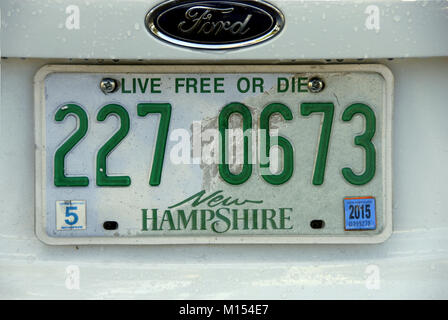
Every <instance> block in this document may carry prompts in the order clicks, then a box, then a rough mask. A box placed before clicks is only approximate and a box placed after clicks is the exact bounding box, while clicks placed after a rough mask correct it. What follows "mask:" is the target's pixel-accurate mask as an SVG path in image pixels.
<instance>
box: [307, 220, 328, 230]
mask: <svg viewBox="0 0 448 320" xmlns="http://www.w3.org/2000/svg"><path fill="white" fill-rule="evenodd" d="M310 226H311V228H313V229H323V228H324V227H325V221H324V220H312V221H311V222H310Z"/></svg>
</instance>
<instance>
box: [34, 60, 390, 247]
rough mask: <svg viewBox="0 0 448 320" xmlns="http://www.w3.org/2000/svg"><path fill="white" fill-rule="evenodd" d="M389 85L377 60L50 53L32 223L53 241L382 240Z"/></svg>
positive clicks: (39, 84) (39, 103)
mask: <svg viewBox="0 0 448 320" xmlns="http://www.w3.org/2000/svg"><path fill="white" fill-rule="evenodd" d="M392 91H393V77H392V74H391V72H390V71H389V69H387V68H386V67H384V66H382V65H326V66H318V65H308V66H305V65H302V66H297V65H295V66H290V65H288V66H286V65H285V66H254V65H240V66H192V65H190V66H186V65H184V66H76V65H70V66H67V65H49V66H45V67H43V68H42V69H41V70H39V71H38V72H37V74H36V76H35V140H36V150H37V151H36V169H35V174H36V177H35V178H36V179H35V183H36V234H37V236H38V238H39V239H41V240H42V241H43V242H45V243H48V244H106V243H111V244H113V243H116V244H165V243H166V244H188V243H190V244H191V243H378V242H382V241H385V240H386V239H387V238H388V237H389V235H390V234H391V232H392V165H391V152H392V146H391V133H392V96H393V92H392Z"/></svg>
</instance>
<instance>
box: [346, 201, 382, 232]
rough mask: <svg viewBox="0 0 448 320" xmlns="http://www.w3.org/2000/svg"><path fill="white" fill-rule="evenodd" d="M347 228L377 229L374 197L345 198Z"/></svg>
mask: <svg viewBox="0 0 448 320" xmlns="http://www.w3.org/2000/svg"><path fill="white" fill-rule="evenodd" d="M344 212H345V230H375V229H376V212H375V198H374V197H350V198H344Z"/></svg>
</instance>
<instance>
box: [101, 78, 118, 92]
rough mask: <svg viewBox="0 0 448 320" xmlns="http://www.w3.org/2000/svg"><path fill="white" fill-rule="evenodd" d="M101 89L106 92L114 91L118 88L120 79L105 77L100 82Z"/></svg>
mask: <svg viewBox="0 0 448 320" xmlns="http://www.w3.org/2000/svg"><path fill="white" fill-rule="evenodd" d="M100 89H101V91H103V92H104V93H105V94H108V93H112V92H114V91H115V90H117V89H118V81H117V80H115V79H112V78H104V79H103V80H101V82H100Z"/></svg>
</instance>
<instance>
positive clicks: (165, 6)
mask: <svg viewBox="0 0 448 320" xmlns="http://www.w3.org/2000/svg"><path fill="white" fill-rule="evenodd" d="M145 25H146V27H147V29H148V30H149V31H150V33H151V34H153V35H154V36H156V37H158V38H160V39H162V40H165V41H167V42H170V43H173V44H176V45H181V46H185V47H190V48H200V49H232V48H241V47H245V46H249V45H253V44H257V43H260V42H263V41H266V40H268V39H270V38H272V37H274V36H275V35H277V34H278V33H279V32H280V31H281V30H282V28H283V25H284V17H283V14H282V13H281V12H280V11H279V10H278V9H277V8H275V7H274V6H272V5H271V4H268V3H266V2H264V1H259V0H252V1H232V0H229V1H219V0H209V1H190V0H187V1H179V0H174V1H167V2H164V3H162V4H160V5H158V6H156V7H155V8H153V9H151V10H150V11H149V12H148V13H147V14H146V19H145Z"/></svg>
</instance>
